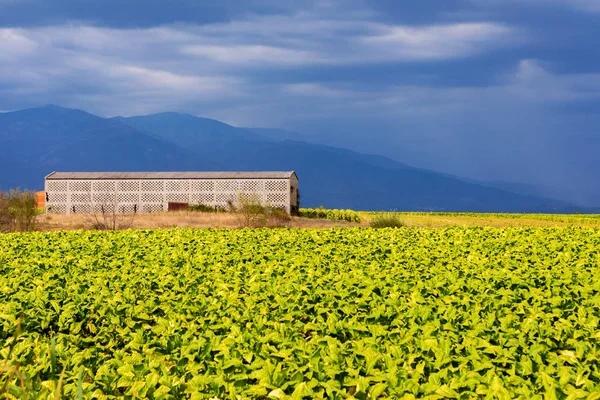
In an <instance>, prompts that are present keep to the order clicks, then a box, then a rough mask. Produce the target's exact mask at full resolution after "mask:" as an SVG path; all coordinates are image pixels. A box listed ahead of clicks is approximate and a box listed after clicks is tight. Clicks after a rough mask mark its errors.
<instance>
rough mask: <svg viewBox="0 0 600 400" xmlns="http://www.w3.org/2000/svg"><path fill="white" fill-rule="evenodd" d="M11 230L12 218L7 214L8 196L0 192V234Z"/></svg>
mask: <svg viewBox="0 0 600 400" xmlns="http://www.w3.org/2000/svg"><path fill="white" fill-rule="evenodd" d="M11 230H12V218H11V216H10V213H9V212H8V196H7V194H6V193H4V192H0V232H10V231H11Z"/></svg>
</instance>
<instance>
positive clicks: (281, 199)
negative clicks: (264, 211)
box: [267, 193, 287, 206]
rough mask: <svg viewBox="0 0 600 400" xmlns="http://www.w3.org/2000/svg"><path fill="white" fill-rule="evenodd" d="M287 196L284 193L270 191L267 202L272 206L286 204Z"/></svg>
mask: <svg viewBox="0 0 600 400" xmlns="http://www.w3.org/2000/svg"><path fill="white" fill-rule="evenodd" d="M286 201H287V196H286V195H285V194H283V193H269V194H267V203H268V204H269V205H272V206H280V205H285V203H286Z"/></svg>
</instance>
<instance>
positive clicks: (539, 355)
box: [0, 227, 600, 399]
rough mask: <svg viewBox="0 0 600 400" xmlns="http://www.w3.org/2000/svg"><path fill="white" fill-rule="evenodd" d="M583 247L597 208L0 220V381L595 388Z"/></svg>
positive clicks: (31, 390)
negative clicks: (190, 220)
mask: <svg viewBox="0 0 600 400" xmlns="http://www.w3.org/2000/svg"><path fill="white" fill-rule="evenodd" d="M598 249H600V229H598V228H503V229H497V228H466V227H460V228H447V229H416V228H408V227H405V228H403V229H395V230H391V229H362V228H343V229H342V228H335V229H238V230H227V229H203V230H193V229H173V230H128V231H71V232H65V231H63V232H50V233H41V232H29V233H15V234H8V235H5V234H3V235H0V366H1V367H2V369H1V370H0V390H2V392H0V397H7V398H44V399H47V398H59V397H62V398H68V399H71V398H84V399H93V398H132V399H133V398H153V399H159V398H160V399H181V398H191V399H196V398H197V399H202V398H219V399H231V398H234V399H235V398H243V399H269V398H271V399H309V398H319V399H320V398H325V399H346V398H355V399H374V398H382V399H403V398H404V399H414V398H429V399H446V398H455V399H471V398H475V399H478V398H489V399H496V398H498V399H512V398H522V399H597V398H598V393H600V377H599V375H598V365H599V360H600V329H599V328H598V327H599V326H600V302H599V301H598V296H599V295H598V290H599V286H598V271H599V268H600V256H599V252H598ZM21 316H22V320H20V318H21ZM19 321H22V322H21V323H19ZM18 326H21V328H20V333H19V334H18V335H15V333H14V332H15V327H18ZM6 388H8V390H7V389H6Z"/></svg>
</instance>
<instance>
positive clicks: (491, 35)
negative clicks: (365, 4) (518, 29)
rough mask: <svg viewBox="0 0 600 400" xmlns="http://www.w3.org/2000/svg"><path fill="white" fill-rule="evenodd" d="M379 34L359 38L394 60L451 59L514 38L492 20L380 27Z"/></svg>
mask: <svg viewBox="0 0 600 400" xmlns="http://www.w3.org/2000/svg"><path fill="white" fill-rule="evenodd" d="M380 30H381V33H380V34H378V35H373V36H366V37H363V38H361V41H362V43H364V44H366V45H371V46H374V47H376V48H377V49H378V50H379V53H380V54H379V56H380V57H382V58H390V59H397V60H438V59H452V58H460V57H463V56H467V55H470V54H473V53H478V52H483V51H485V47H486V44H487V45H491V46H494V45H499V44H500V43H503V42H505V41H508V40H514V37H515V36H516V35H515V30H514V29H513V28H510V27H508V26H504V25H500V24H495V23H462V24H453V25H436V26H427V27H420V28H414V27H405V26H392V27H387V26H386V27H380Z"/></svg>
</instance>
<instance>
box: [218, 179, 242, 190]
mask: <svg viewBox="0 0 600 400" xmlns="http://www.w3.org/2000/svg"><path fill="white" fill-rule="evenodd" d="M238 183H239V182H236V181H230V180H219V181H217V182H215V191H217V192H236V191H237V190H238Z"/></svg>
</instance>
